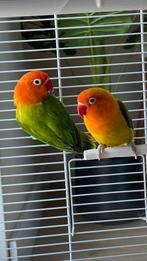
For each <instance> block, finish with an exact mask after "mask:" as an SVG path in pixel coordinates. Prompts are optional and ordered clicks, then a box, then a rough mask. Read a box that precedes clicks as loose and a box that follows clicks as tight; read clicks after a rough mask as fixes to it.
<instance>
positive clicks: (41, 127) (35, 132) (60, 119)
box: [17, 95, 94, 152]
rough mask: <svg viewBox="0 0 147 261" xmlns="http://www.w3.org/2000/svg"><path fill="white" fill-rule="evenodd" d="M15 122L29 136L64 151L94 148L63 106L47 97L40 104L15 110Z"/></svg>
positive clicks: (52, 97) (50, 96)
mask: <svg viewBox="0 0 147 261" xmlns="http://www.w3.org/2000/svg"><path fill="white" fill-rule="evenodd" d="M17 120H18V121H19V123H20V125H21V127H22V128H23V129H24V130H25V131H26V132H27V133H28V134H29V135H31V136H34V137H35V138H37V139H38V140H40V141H42V142H44V143H47V144H49V145H51V146H53V147H56V148H58V149H61V150H66V151H73V150H74V151H79V152H81V151H83V150H84V149H86V148H87V149H89V148H93V147H94V143H93V142H92V141H91V139H90V137H89V136H87V135H86V134H82V132H81V131H80V130H79V129H77V128H76V126H75V124H74V123H73V121H72V120H71V118H70V116H69V114H68V113H67V111H66V109H65V107H64V105H63V104H62V102H60V101H59V100H58V99H57V98H56V97H54V96H52V95H49V96H48V99H47V100H45V101H44V102H42V103H38V104H33V105H29V106H23V107H21V108H20V109H19V110H17Z"/></svg>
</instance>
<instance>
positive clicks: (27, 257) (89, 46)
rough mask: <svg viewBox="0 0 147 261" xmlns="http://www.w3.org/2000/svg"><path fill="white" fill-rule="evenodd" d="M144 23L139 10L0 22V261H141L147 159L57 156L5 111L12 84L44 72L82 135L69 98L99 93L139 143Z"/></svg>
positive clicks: (145, 242)
mask: <svg viewBox="0 0 147 261" xmlns="http://www.w3.org/2000/svg"><path fill="white" fill-rule="evenodd" d="M146 21H147V12H146V11H118V12H112V11H111V12H105V13H98V12H97V13H82V14H74V15H73V14H66V15H49V16H48V15H46V16H33V17H21V18H19V17H17V18H7V19H2V18H1V19H0V97H1V99H0V162H1V168H0V170H1V172H0V192H1V193H0V221H1V222H0V241H1V246H0V254H1V258H2V259H1V260H2V261H8V260H12V261H14V260H15V261H19V260H20V261H21V260H22V261H23V260H24V261H40V260H42V261H47V260H54V261H63V260H64V261H72V260H76V261H82V260H83V261H84V260H89V261H91V260H119V261H125V260H126V261H129V260H132V258H133V260H134V261H137V260H138V259H140V260H141V261H145V260H146V256H147V250H146V249H147V231H146V230H147V223H146V221H147V209H146V207H147V205H146V204H147V203H146V157H145V156H139V157H138V158H137V160H135V159H134V158H133V157H121V158H113V159H101V160H100V161H98V160H86V161H85V160H84V159H83V158H78V157H75V155H74V154H72V153H68V152H67V153H65V152H63V151H59V150H57V149H55V148H52V147H51V146H48V145H46V144H43V143H41V142H39V141H37V140H34V139H32V137H30V136H29V135H28V134H26V133H25V132H24V131H22V129H21V128H20V127H19V125H18V123H17V122H16V116H15V107H14V104H13V93H14V87H15V85H16V82H17V81H18V79H19V78H20V77H21V76H22V75H23V74H24V73H26V72H27V71H30V70H43V71H46V72H47V73H48V74H49V77H50V78H51V80H52V81H53V84H54V88H55V95H56V97H58V98H59V99H60V100H61V101H63V102H64V104H65V107H66V109H67V111H68V113H69V114H70V116H71V118H72V120H73V121H74V122H75V123H76V125H77V126H78V127H79V128H80V129H81V130H82V131H84V132H86V133H87V130H86V128H85V126H84V124H83V122H82V120H81V119H80V117H79V116H78V114H77V96H78V94H79V93H80V92H81V91H82V90H84V89H86V88H89V87H97V86H99V87H102V88H107V89H109V90H110V91H111V92H112V93H113V95H114V96H115V97H117V98H118V99H120V100H122V101H123V102H124V104H125V105H126V106H127V108H128V110H129V113H130V115H131V117H132V120H133V125H134V139H135V143H136V144H137V145H142V144H146V139H147V124H146V120H147V110H146V100H147V98H146V72H147V69H146V64H147V58H146V56H147V48H146V45H147V22H146ZM124 156H125V155H124Z"/></svg>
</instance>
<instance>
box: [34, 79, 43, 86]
mask: <svg viewBox="0 0 147 261" xmlns="http://www.w3.org/2000/svg"><path fill="white" fill-rule="evenodd" d="M33 84H34V85H37V86H39V85H41V84H42V81H41V79H34V80H33Z"/></svg>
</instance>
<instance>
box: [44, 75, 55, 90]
mask: <svg viewBox="0 0 147 261" xmlns="http://www.w3.org/2000/svg"><path fill="white" fill-rule="evenodd" d="M44 85H45V86H46V88H47V90H48V92H49V93H52V92H53V91H54V86H53V83H52V81H51V79H50V78H47V79H46V81H45V83H44Z"/></svg>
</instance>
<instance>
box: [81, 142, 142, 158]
mask: <svg viewBox="0 0 147 261" xmlns="http://www.w3.org/2000/svg"><path fill="white" fill-rule="evenodd" d="M135 147H136V154H137V156H141V155H145V154H147V144H142V145H135ZM119 157H134V154H133V151H132V149H131V147H130V146H122V147H112V148H111V147H108V148H105V149H104V152H103V155H102V159H106V158H119ZM94 159H98V150H97V149H91V150H85V151H84V160H94Z"/></svg>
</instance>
